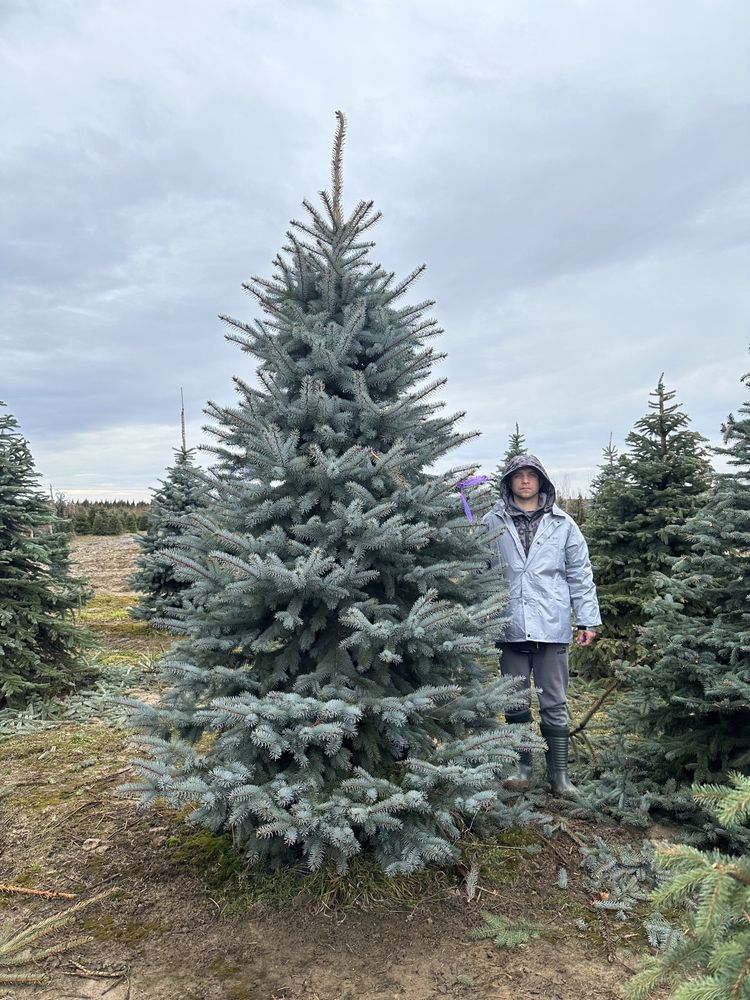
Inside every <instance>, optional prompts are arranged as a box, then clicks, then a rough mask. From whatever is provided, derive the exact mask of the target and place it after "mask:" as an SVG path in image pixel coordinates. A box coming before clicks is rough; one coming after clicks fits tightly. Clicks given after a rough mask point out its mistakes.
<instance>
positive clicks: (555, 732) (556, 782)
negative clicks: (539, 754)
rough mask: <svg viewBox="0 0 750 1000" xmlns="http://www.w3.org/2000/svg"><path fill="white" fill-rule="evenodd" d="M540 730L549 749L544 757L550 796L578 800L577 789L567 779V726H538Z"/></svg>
mask: <svg viewBox="0 0 750 1000" xmlns="http://www.w3.org/2000/svg"><path fill="white" fill-rule="evenodd" d="M540 730H541V733H542V736H543V737H544V739H545V741H546V743H547V746H548V748H549V749H548V750H547V753H546V754H545V756H546V758H547V781H548V782H549V784H550V787H551V789H552V794H553V795H559V796H560V797H561V798H564V799H575V798H578V789H577V788H576V786H575V785H574V784H573V782H572V781H571V780H570V778H569V777H568V743H569V741H570V730H569V729H568V727H567V726H545V725H544V723H542V725H541V726H540Z"/></svg>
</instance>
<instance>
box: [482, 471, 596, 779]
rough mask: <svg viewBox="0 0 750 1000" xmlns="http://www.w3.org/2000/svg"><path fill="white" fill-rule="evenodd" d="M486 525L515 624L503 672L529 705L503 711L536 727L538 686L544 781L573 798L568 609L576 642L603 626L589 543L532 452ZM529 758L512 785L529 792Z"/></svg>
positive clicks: (506, 639)
mask: <svg viewBox="0 0 750 1000" xmlns="http://www.w3.org/2000/svg"><path fill="white" fill-rule="evenodd" d="M483 523H484V524H485V525H486V526H487V527H488V528H489V529H490V530H491V531H494V530H496V529H498V528H501V527H504V528H505V531H504V532H503V533H502V534H501V535H499V536H498V537H497V538H496V539H495V540H494V543H493V544H494V545H495V546H496V550H497V558H498V561H499V562H500V564H501V565H502V566H503V568H504V570H505V575H506V578H507V581H508V589H509V592H510V603H509V608H508V610H509V612H510V616H511V619H510V623H509V624H508V626H507V628H506V630H505V633H504V634H503V636H502V638H501V640H500V641H499V642H498V648H499V650H500V670H501V671H502V673H503V675H504V676H509V677H518V678H520V679H521V681H522V687H523V688H525V689H526V692H527V695H528V704H527V707H526V708H524V709H522V710H521V711H515V712H508V713H506V716H505V719H506V722H509V723H526V724H528V723H530V722H531V711H530V709H531V677H532V674H533V677H534V684H535V686H536V687H538V688H540V689H541V690H540V692H539V710H540V715H541V727H540V728H541V733H542V736H543V737H544V739H545V741H546V743H547V747H548V750H547V779H548V781H549V783H550V785H551V787H552V791H553V793H554V794H555V795H563V796H566V797H568V798H572V797H574V796H575V795H576V788H575V785H573V784H572V783H571V781H570V779H569V778H568V740H569V729H568V711H567V689H568V645H569V643H570V641H571V638H572V631H573V630H572V626H571V611H572V612H573V613H574V615H575V620H576V623H577V625H578V642H579V643H580V644H581V645H582V646H587V645H589V644H590V643H592V642H593V641H594V639H595V638H596V629H597V627H598V626H599V625H601V617H600V615H599V604H598V602H597V598H596V588H595V586H594V579H593V575H592V572H591V563H590V561H589V553H588V548H587V546H586V541H585V539H584V537H583V535H582V534H581V532H580V529H579V528H578V525H577V524H576V523H575V521H574V520H573V518H572V517H570V516H569V515H568V514H566V513H565V511H563V510H561V509H560V508H559V507H558V506H557V505H556V504H555V488H554V486H553V485H552V483H551V482H550V480H549V477H548V476H547V473H546V472H545V471H544V468H543V466H542V463H541V462H540V461H539V459H538V458H535V457H534V455H517V456H516V457H515V458H513V459H512V460H511V461H510V463H509V464H508V467H507V468H506V470H505V472H504V473H503V478H502V480H501V483H500V500H498V502H497V503H496V504H495V506H494V507H493V508H492V510H491V511H490V512H489V514H487V515H486V516H485V517H484V519H483ZM531 774H532V766H531V753H530V752H528V751H526V752H522V753H521V755H520V759H519V762H518V764H517V766H516V769H515V770H514V771H513V772H512V773H511V774H510V775H509V776H508V778H507V779H506V781H505V786H506V787H507V788H510V789H513V790H514V791H525V790H526V789H527V788H528V787H529V781H530V779H531Z"/></svg>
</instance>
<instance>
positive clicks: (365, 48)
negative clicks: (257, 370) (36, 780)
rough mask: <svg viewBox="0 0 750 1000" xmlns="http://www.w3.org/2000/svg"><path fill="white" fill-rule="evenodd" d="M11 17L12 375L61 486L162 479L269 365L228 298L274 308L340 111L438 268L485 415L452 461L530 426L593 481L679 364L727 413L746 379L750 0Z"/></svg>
mask: <svg viewBox="0 0 750 1000" xmlns="http://www.w3.org/2000/svg"><path fill="white" fill-rule="evenodd" d="M2 18H3V22H2V31H1V32H0V87H2V90H3V92H4V93H7V94H12V95H13V100H12V101H9V102H7V103H8V108H7V114H6V122H5V130H4V146H3V150H2V152H0V180H1V181H2V184H3V188H4V192H5V198H4V199H3V204H2V206H0V330H1V331H2V332H1V333H0V394H2V395H3V396H4V397H7V400H8V403H9V405H10V408H11V409H12V410H13V411H14V412H16V413H17V415H18V416H19V419H22V422H23V425H24V428H25V430H26V432H27V433H28V434H29V435H30V437H32V439H33V442H35V446H36V447H37V448H38V449H39V450H40V454H41V455H42V456H43V457H45V458H46V457H47V456H49V458H50V459H51V460H52V461H53V465H52V470H53V472H54V473H55V478H62V479H63V480H65V481H70V482H74V481H75V482H79V483H80V485H81V488H82V489H84V488H91V489H92V490H94V489H96V490H99V489H105V488H107V484H112V487H113V488H114V486H115V485H116V484H119V487H121V488H123V489H125V488H128V489H134V490H137V489H141V488H143V487H144V486H146V485H147V484H150V483H153V482H154V481H155V480H156V479H157V478H158V477H159V476H160V475H161V474H162V471H163V468H164V465H165V464H167V463H168V462H169V461H170V458H171V452H170V449H171V447H172V446H173V444H174V440H173V435H172V434H171V432H170V431H169V430H168V428H170V427H171V426H172V425H173V421H174V419H175V416H176V413H177V410H176V403H175V400H176V398H177V395H178V389H179V386H181V385H182V386H184V387H185V390H186V395H187V397H188V399H189V400H190V407H191V409H192V410H193V412H196V411H198V410H199V409H200V407H201V406H202V404H203V402H204V401H205V400H206V399H207V398H216V399H219V400H228V399H229V398H231V395H232V392H231V375H232V374H234V373H237V374H241V375H243V377H246V378H252V372H253V369H252V363H251V361H249V359H247V357H246V356H240V355H238V354H237V352H236V349H235V348H232V347H229V346H228V345H225V344H224V343H223V341H222V339H221V337H222V332H223V331H222V328H221V325H220V324H219V323H218V321H217V319H216V315H217V313H219V312H228V313H230V314H233V315H237V316H240V317H247V318H250V317H252V316H253V315H254V314H255V310H254V307H253V304H252V302H251V301H250V300H248V299H247V298H246V297H245V295H244V293H243V292H242V291H241V289H240V283H241V282H242V281H243V280H246V279H248V278H249V277H250V276H251V275H252V274H254V273H266V274H267V273H268V271H269V262H270V260H271V258H272V257H273V256H274V255H275V253H276V252H277V251H278V249H279V247H280V246H281V244H282V242H283V235H284V232H285V229H286V227H287V220H288V219H289V218H290V216H293V215H297V214H299V203H300V201H301V199H302V197H305V196H307V197H311V196H313V197H314V194H315V192H316V191H317V190H318V189H319V188H321V187H322V186H324V185H325V184H326V183H327V180H328V162H329V156H330V143H331V139H332V135H333V128H334V121H333V114H332V112H333V110H334V109H335V108H338V107H342V108H344V109H345V110H346V111H347V113H348V115H349V123H350V131H349V140H348V144H347V150H346V160H345V189H344V190H345V198H346V199H347V202H348V203H349V204H352V203H353V202H354V201H355V200H357V199H358V198H359V197H374V198H375V199H376V202H377V206H378V207H379V208H381V209H382V210H383V211H384V213H385V218H384V221H383V223H382V224H381V225H380V227H379V231H378V232H377V233H376V234H375V235H376V238H377V239H378V247H377V248H376V251H375V257H376V259H378V260H382V262H383V263H384V264H385V266H387V267H388V268H389V269H394V270H396V271H397V273H400V274H402V273H406V272H407V271H408V270H410V269H411V267H413V266H414V264H416V263H419V262H420V261H421V260H423V259H426V260H427V263H428V265H429V270H428V272H427V274H426V276H425V278H424V279H423V280H422V282H421V285H420V287H419V289H418V293H419V294H424V295H428V296H431V297H434V298H435V299H436V300H437V303H438V304H437V309H436V314H437V316H438V318H439V319H440V321H441V322H442V323H443V324H444V325H445V327H446V335H445V342H444V345H443V346H444V348H445V349H446V350H447V351H448V353H449V359H448V361H447V362H446V363H445V365H444V366H443V370H444V371H445V372H446V373H447V374H448V376H449V384H448V387H447V390H446V392H445V397H446V400H447V402H448V407H449V409H466V410H467V411H468V412H467V417H466V421H465V423H466V425H467V427H477V428H480V429H482V430H483V431H484V436H483V437H482V438H480V439H479V440H478V441H477V442H472V443H471V444H469V445H467V446H465V448H464V449H462V451H461V454H460V455H457V456H455V457H454V456H451V457H450V464H456V462H458V461H461V460H464V459H465V460H467V461H472V462H474V461H477V462H479V463H480V464H483V465H487V464H490V465H494V461H495V456H496V455H499V454H502V452H503V451H504V450H505V442H506V438H507V433H508V432H509V431H510V429H511V427H512V424H513V423H514V421H515V420H519V423H521V425H522V429H523V430H524V431H525V433H527V438H528V440H529V442H530V443H531V442H532V440H533V441H535V442H536V445H535V447H537V448H538V450H539V451H540V452H544V453H545V454H544V457H545V460H546V461H547V462H548V464H549V465H550V466H551V467H554V466H555V464H557V466H558V467H559V468H560V469H561V470H568V472H569V474H570V475H571V476H572V477H574V478H575V479H576V482H580V483H581V484H585V481H586V480H587V479H588V478H589V477H590V473H591V472H593V468H594V466H595V464H596V461H597V459H598V456H599V453H600V448H601V446H602V444H603V443H604V442H605V441H606V439H607V438H608V436H609V432H610V430H614V432H615V437H616V438H618V439H620V440H621V439H622V438H623V437H624V435H625V433H626V432H627V430H629V429H630V426H632V423H633V421H634V420H635V419H636V418H637V416H639V415H640V413H641V412H642V411H643V409H644V408H645V398H646V394H647V391H648V389H649V388H651V387H653V385H654V383H655V379H656V378H657V377H658V374H659V372H660V371H661V370H662V369H663V370H666V371H667V379H668V381H670V380H671V384H673V385H675V387H676V388H677V389H678V391H679V393H680V395H681V396H682V398H683V399H684V401H685V405H686V408H687V409H688V411H689V412H690V413H691V415H693V418H694V424H695V426H696V428H697V429H700V430H702V431H703V432H704V433H707V434H712V433H714V431H713V428H717V427H718V423H719V422H720V420H721V419H723V417H724V416H725V415H726V412H727V411H728V410H729V409H731V408H733V407H736V405H737V402H738V401H739V399H740V398H741V397H740V392H741V390H740V388H739V383H738V379H739V375H740V374H741V372H742V371H743V370H744V369H745V367H747V365H746V353H745V352H746V348H747V339H748V337H747V332H746V331H747V322H746V320H747V315H748V297H747V294H746V293H745V291H744V288H745V285H746V273H747V265H748V263H749V262H750V253H749V252H748V241H747V231H748V230H747V221H748V217H749V216H750V168H749V167H748V164H750V135H749V134H748V130H747V127H746V122H747V117H748V104H749V103H750V70H749V67H750V60H748V59H747V52H746V48H747V47H746V44H745V39H746V38H747V37H748V33H749V32H750V8H748V6H747V5H746V4H744V3H741V2H739V0H736V2H731V0H728V2H727V3H725V4H723V5H722V13H721V16H717V14H716V11H715V10H714V9H713V8H711V7H709V6H707V5H705V4H704V3H701V2H699V0H690V2H688V4H684V3H680V4H678V3H677V2H676V0H667V2H665V3H661V4H658V5H654V4H653V3H647V2H645V0H634V2H633V3H629V4H627V5H612V4H591V3H588V2H583V0H566V2H562V3H561V2H559V0H540V2H539V3H535V4H533V5H532V4H528V5H519V4H517V3H515V2H511V0H502V2H494V0H493V2H490V0H472V2H468V3H466V4H464V5H463V6H462V7H461V9H460V12H458V10H457V8H456V6H455V4H452V3H449V2H448V0H440V2H439V0H436V2H433V3H430V4H427V3H422V2H415V3H411V4H404V3H400V2H397V0H383V2H378V3H375V2H365V3H352V2H347V0H341V2H324V0H320V2H315V3H309V2H302V0H295V2H290V3H286V4H283V5H276V6H272V5H267V4H265V5H264V4H257V3H252V4H236V3H233V2H230V0H217V2H216V3H214V4H211V5H210V7H209V6H207V5H206V4H205V3H201V2H198V0H185V2H180V3H179V4H178V3H177V2H176V0H167V2H165V3H160V4H149V3H147V2H146V0H132V2H131V3H128V4H121V5H116V4H101V3H98V2H96V0H81V2H76V3H72V2H68V3H61V4H57V5H54V6H50V5H48V4H40V3H20V2H16V3H12V4H5V5H4V6H3V8H2ZM139 441H142V442H150V443H149V444H148V445H147V446H144V447H142V448H140V450H139V447H138V442H139ZM103 442H106V443H107V446H106V448H103V447H102V444H103ZM120 448H121V449H122V455H120V453H119V451H118V449H120ZM97 449H98V450H97ZM63 462H67V463H69V464H68V465H67V466H64V465H63V464H60V463H63ZM76 463H77V464H76ZM84 469H89V470H97V471H96V474H94V472H88V473H84V471H83V470H84ZM87 476H88V478H86V477H87ZM84 480H85V482H84ZM86 483H88V487H86Z"/></svg>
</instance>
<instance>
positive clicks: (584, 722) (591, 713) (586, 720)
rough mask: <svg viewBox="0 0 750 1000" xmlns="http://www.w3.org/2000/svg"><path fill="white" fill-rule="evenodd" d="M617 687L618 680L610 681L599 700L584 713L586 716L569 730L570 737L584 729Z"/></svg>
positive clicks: (618, 684)
mask: <svg viewBox="0 0 750 1000" xmlns="http://www.w3.org/2000/svg"><path fill="white" fill-rule="evenodd" d="M619 686H620V682H619V680H614V681H612V683H611V684H610V685H609V687H608V688H607V690H606V691H605V692H604V694H602V695H601V696H600V697H599V698H597V699H596V701H595V702H594V704H593V705H592V706H591V708H590V709H589V710H588V712H586V714H585V715H584V717H583V718H582V719H581V721H580V722H579V723H578V725H577V726H576V727H575V728H574V729H571V731H570V735H571V736H576V735H577V734H578V733H580V732H582V731H583V730H584V729H585V728H586V726H587V725H588V724H589V722H591V719H592V718H593V716H594V715H595V714H596V713H597V712H598V711H599V709H600V708H601V707H602V705H603V704H604V702H605V701H606V700H607V698H609V696H610V695H611V694H612V692H613V691H616V690H617V688H618V687H619Z"/></svg>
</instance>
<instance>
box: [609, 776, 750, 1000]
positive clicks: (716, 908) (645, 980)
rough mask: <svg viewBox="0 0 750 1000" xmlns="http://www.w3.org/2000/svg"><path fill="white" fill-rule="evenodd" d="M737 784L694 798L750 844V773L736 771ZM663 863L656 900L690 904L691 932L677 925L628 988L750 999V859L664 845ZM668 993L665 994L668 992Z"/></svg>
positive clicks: (669, 905) (679, 997) (632, 996)
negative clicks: (667, 988) (669, 989)
mask: <svg viewBox="0 0 750 1000" xmlns="http://www.w3.org/2000/svg"><path fill="white" fill-rule="evenodd" d="M730 781H731V787H726V786H719V785H704V786H700V785H697V786H696V787H695V788H694V789H693V795H694V798H695V799H696V800H697V801H698V802H699V803H701V804H702V805H703V806H704V807H705V808H706V809H708V810H709V811H710V812H711V813H712V814H713V815H714V816H716V818H717V821H718V822H719V823H720V824H721V825H722V826H724V827H726V828H727V829H729V830H730V831H734V832H735V833H736V832H738V831H740V830H744V836H743V837H742V839H743V840H744V841H745V843H749V842H750V829H749V827H750V824H749V823H748V821H749V820H750V778H748V777H747V776H745V775H742V774H732V775H730ZM657 862H658V864H659V865H660V867H661V868H662V869H663V871H664V874H665V881H664V884H663V885H662V886H660V887H659V888H658V889H657V890H656V892H655V893H654V896H653V903H654V904H655V905H656V906H658V907H660V908H663V909H673V908H674V907H675V906H676V905H678V904H681V903H686V904H687V905H688V909H687V910H686V913H685V923H686V926H685V930H684V931H683V930H674V929H673V932H672V934H671V935H670V937H669V939H668V940H667V947H666V949H665V951H664V952H663V953H662V954H661V955H657V956H654V957H651V958H647V959H646V960H645V961H644V962H642V964H641V969H640V971H639V972H638V974H637V975H636V976H635V977H634V978H633V979H631V980H630V981H629V982H628V983H627V984H626V987H625V995H626V996H627V997H628V1000H643V998H645V997H647V996H650V995H651V994H652V993H653V991H654V990H655V989H657V988H659V987H661V986H662V985H664V984H669V985H670V986H672V987H673V992H671V993H670V994H669V996H670V998H671V1000H708V998H715V1000H735V998H736V1000H743V998H745V1000H747V998H748V997H750V920H749V919H748V914H750V857H749V856H748V855H747V853H745V854H741V855H739V856H732V855H727V854H721V853H720V852H719V851H715V850H714V851H710V852H704V851H699V850H697V849H696V848H695V847H691V846H689V845H687V844H664V845H662V846H661V847H660V848H659V849H658V850H657ZM660 995H662V994H661V993H660Z"/></svg>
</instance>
